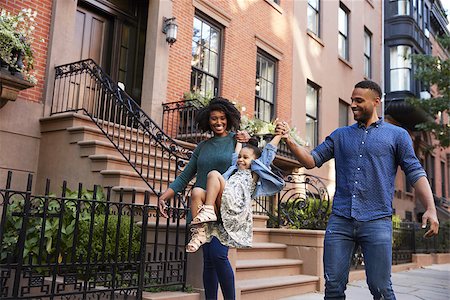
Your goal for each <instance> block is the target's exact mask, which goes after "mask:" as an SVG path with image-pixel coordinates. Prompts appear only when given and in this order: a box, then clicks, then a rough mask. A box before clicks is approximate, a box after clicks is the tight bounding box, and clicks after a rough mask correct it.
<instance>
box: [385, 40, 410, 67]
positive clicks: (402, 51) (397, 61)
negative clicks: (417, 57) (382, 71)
mask: <svg viewBox="0 0 450 300" xmlns="http://www.w3.org/2000/svg"><path fill="white" fill-rule="evenodd" d="M390 58H391V61H390V63H391V69H393V68H411V47H409V46H396V47H392V48H391V49H390Z"/></svg>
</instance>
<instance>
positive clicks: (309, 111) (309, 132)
mask: <svg viewBox="0 0 450 300" xmlns="http://www.w3.org/2000/svg"><path fill="white" fill-rule="evenodd" d="M319 89H320V87H319V86H317V85H316V84H314V83H312V82H311V81H308V83H307V85H306V143H307V145H308V146H310V147H315V146H317V141H318V139H319V138H318V118H317V117H318V111H319V108H318V106H319Z"/></svg>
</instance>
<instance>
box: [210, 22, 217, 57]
mask: <svg viewBox="0 0 450 300" xmlns="http://www.w3.org/2000/svg"><path fill="white" fill-rule="evenodd" d="M219 38H220V36H219V31H217V30H215V29H214V28H211V43H210V45H209V47H210V49H211V50H212V51H214V52H216V53H218V52H219Z"/></svg>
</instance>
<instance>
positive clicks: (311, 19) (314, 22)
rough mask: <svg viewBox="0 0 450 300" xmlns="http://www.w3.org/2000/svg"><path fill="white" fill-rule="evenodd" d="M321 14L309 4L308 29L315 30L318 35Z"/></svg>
mask: <svg viewBox="0 0 450 300" xmlns="http://www.w3.org/2000/svg"><path fill="white" fill-rule="evenodd" d="M318 19H319V16H318V14H317V12H316V11H315V10H314V9H313V8H312V7H309V6H308V29H309V30H310V31H312V32H314V33H315V34H316V35H318V34H319V25H318V23H319V22H318Z"/></svg>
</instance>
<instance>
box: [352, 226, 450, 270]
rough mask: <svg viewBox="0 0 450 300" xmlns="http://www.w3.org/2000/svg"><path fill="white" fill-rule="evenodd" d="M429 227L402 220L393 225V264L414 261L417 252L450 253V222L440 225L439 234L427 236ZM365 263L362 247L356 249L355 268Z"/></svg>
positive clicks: (353, 266)
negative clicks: (425, 227) (424, 227)
mask: <svg viewBox="0 0 450 300" xmlns="http://www.w3.org/2000/svg"><path fill="white" fill-rule="evenodd" d="M426 230H427V229H423V228H421V224H420V223H416V222H402V223H400V225H399V226H394V227H393V233H392V264H393V265H398V264H404V263H410V262H412V255H413V254H416V253H449V252H450V239H449V236H450V223H447V224H443V225H441V226H440V227H439V234H438V235H437V236H433V237H431V238H425V237H424V234H425V232H426ZM363 265H364V257H363V254H362V251H361V248H360V247H358V248H357V249H356V251H355V254H354V256H353V261H352V268H353V269H360V268H362V267H363Z"/></svg>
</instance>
